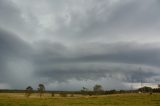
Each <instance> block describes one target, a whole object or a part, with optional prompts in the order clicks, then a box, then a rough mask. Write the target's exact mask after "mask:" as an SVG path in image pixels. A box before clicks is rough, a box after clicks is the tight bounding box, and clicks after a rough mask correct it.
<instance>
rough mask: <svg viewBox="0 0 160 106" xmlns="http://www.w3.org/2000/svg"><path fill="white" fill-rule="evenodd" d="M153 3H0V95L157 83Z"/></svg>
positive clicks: (157, 18) (158, 49)
mask: <svg viewBox="0 0 160 106" xmlns="http://www.w3.org/2000/svg"><path fill="white" fill-rule="evenodd" d="M159 10H160V1H159V0H0V89H25V88H26V87H27V86H29V85H30V86H32V87H33V88H34V89H37V87H38V84H39V83H43V84H44V85H45V87H46V89H47V90H81V89H82V87H87V88H89V89H91V90H92V88H93V86H94V85H95V84H100V85H102V86H103V89H104V90H109V89H132V88H133V89H136V88H138V87H141V82H142V83H143V86H145V85H147V86H152V87H153V86H154V87H155V86H156V85H157V84H158V83H160V30H159V28H160V12H159Z"/></svg>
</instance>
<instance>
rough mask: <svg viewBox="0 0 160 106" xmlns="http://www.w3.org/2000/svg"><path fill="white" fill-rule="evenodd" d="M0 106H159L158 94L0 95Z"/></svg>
mask: <svg viewBox="0 0 160 106" xmlns="http://www.w3.org/2000/svg"><path fill="white" fill-rule="evenodd" d="M0 106H160V94H152V95H150V94H114V95H103V96H82V95H74V96H73V95H72V97H71V95H68V96H67V97H61V96H59V95H58V94H55V95H54V97H52V96H51V94H44V96H43V97H42V98H40V97H39V95H38V94H36V93H34V94H32V95H31V96H30V97H29V98H27V97H25V95H24V94H23V93H0Z"/></svg>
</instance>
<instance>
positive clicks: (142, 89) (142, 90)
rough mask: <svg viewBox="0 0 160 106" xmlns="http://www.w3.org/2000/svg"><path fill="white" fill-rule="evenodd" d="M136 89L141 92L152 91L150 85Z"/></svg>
mask: <svg viewBox="0 0 160 106" xmlns="http://www.w3.org/2000/svg"><path fill="white" fill-rule="evenodd" d="M138 90H139V91H141V92H152V88H151V87H147V86H144V87H142V88H139V89H138Z"/></svg>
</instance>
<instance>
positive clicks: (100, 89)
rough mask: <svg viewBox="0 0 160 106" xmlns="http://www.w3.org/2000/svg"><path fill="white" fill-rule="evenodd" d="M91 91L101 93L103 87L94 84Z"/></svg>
mask: <svg viewBox="0 0 160 106" xmlns="http://www.w3.org/2000/svg"><path fill="white" fill-rule="evenodd" d="M93 91H94V92H95V93H96V94H101V93H103V91H104V90H103V87H102V86H101V85H95V86H94V87H93Z"/></svg>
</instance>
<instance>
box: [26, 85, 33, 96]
mask: <svg viewBox="0 0 160 106" xmlns="http://www.w3.org/2000/svg"><path fill="white" fill-rule="evenodd" d="M32 93H33V88H32V87H31V86H28V87H27V88H26V91H25V94H26V96H27V97H29V96H30V95H31V94H32Z"/></svg>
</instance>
